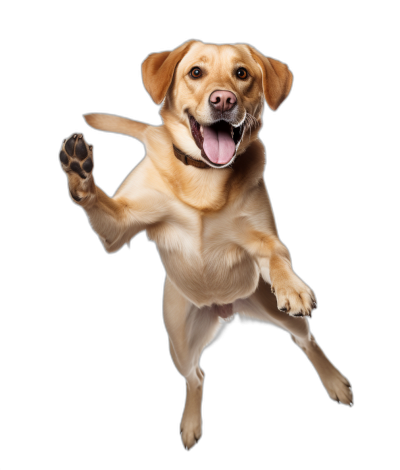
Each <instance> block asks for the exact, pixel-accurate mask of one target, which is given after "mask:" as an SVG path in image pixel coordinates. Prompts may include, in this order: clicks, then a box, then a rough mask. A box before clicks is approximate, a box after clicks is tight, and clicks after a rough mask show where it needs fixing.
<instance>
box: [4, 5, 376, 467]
mask: <svg viewBox="0 0 400 470" xmlns="http://www.w3.org/2000/svg"><path fill="white" fill-rule="evenodd" d="M168 12H169V13H171V11H170V9H165V10H162V11H160V10H158V11H157V18H158V22H157V26H156V27H155V26H154V23H153V22H152V20H151V15H149V16H145V15H143V16H141V17H140V18H138V17H136V19H135V20H132V22H131V21H130V19H127V18H125V20H123V17H124V12H119V13H118V14H116V15H115V14H114V15H112V16H110V17H109V18H105V19H103V20H102V21H101V23H97V21H96V20H95V19H94V18H93V17H90V16H89V17H86V16H84V15H83V14H82V15H77V16H76V14H75V13H73V12H72V11H71V12H69V13H68V12H66V13H65V15H63V18H62V19H61V18H59V19H58V22H57V25H56V26H55V28H54V29H49V30H48V34H47V35H45V37H44V38H43V40H41V41H39V42H38V43H37V45H35V47H34V48H32V49H29V51H30V52H29V54H28V55H29V57H28V58H29V60H31V61H32V63H33V64H34V67H33V69H32V68H31V69H30V70H29V76H30V78H31V83H32V86H31V88H30V89H29V90H28V95H29V98H30V99H32V98H33V101H32V103H31V104H30V107H29V108H28V111H26V112H25V116H26V118H27V119H28V121H27V122H29V123H30V128H29V131H30V132H32V136H31V137H30V145H31V149H33V152H32V150H31V153H30V154H29V155H30V157H29V158H30V162H31V163H32V164H33V165H32V166H31V169H30V171H29V176H28V183H27V186H26V191H25V192H24V195H25V197H24V198H23V200H22V201H21V202H18V204H20V206H22V207H23V209H24V211H25V213H26V219H25V220H26V221H28V223H26V222H24V223H23V230H19V231H18V233H19V234H20V235H19V236H20V240H19V246H18V248H17V249H16V250H15V251H14V254H13V258H14V262H13V265H12V266H13V268H12V271H11V272H10V276H11V278H12V279H13V286H14V287H15V288H16V289H15V292H14V291H13V297H14V299H15V305H16V308H15V309H14V311H13V314H12V315H11V314H10V315H8V316H7V317H6V319H5V320H4V325H3V329H2V335H3V337H4V341H3V344H5V345H6V347H5V348H4V355H3V358H2V364H3V372H4V377H7V379H6V380H5V386H4V392H5V396H6V397H7V399H6V400H5V401H4V403H5V404H4V410H3V415H4V416H5V415H7V417H8V416H10V419H9V420H4V421H3V427H4V429H5V430H6V436H7V437H6V440H5V441H4V442H5V445H4V449H8V450H10V449H14V446H15V448H16V450H15V451H13V452H11V451H10V453H9V457H10V458H9V459H8V460H7V463H6V459H5V458H4V465H5V466H4V468H8V466H10V468H11V466H12V463H14V465H15V466H17V465H18V462H19V461H20V459H22V458H24V459H25V458H26V459H27V461H28V462H31V463H32V464H34V463H35V464H36V463H40V465H42V467H43V466H45V465H47V464H48V465H51V466H53V468H61V467H62V466H63V465H64V464H68V465H72V464H73V465H74V468H75V467H79V466H80V465H82V467H85V468H92V467H93V468H94V467H96V468H103V466H104V468H131V467H133V466H134V465H135V463H136V462H137V461H138V459H139V457H140V458H145V459H146V461H147V462H153V459H156V458H157V456H158V455H160V456H161V457H163V458H164V462H166V463H168V462H170V463H171V464H176V463H177V462H178V461H180V460H186V462H187V463H188V464H189V462H190V461H194V460H195V461H196V462H206V461H207V459H209V458H210V457H212V458H213V459H215V458H216V457H218V458H221V459H222V460H223V461H225V462H227V463H228V462H229V460H230V459H231V458H232V456H233V457H234V459H237V458H239V457H243V456H244V457H246V458H247V462H248V465H249V466H250V467H251V468H252V467H253V466H255V465H256V463H260V462H261V463H262V464H264V465H266V466H270V467H271V462H272V461H273V460H274V459H279V460H280V461H281V462H288V461H289V460H290V459H293V462H294V463H297V462H303V463H306V462H307V461H308V462H309V463H310V465H311V464H312V463H314V464H316V465H318V466H320V465H321V466H325V462H326V461H327V460H329V462H332V463H341V462H343V461H346V462H347V463H355V462H360V461H361V460H362V459H363V458H364V457H363V456H365V455H367V454H368V453H369V455H372V454H371V452H372V453H373V455H374V456H375V455H377V451H380V450H381V447H380V446H379V445H378V446H377V447H374V448H371V447H368V443H369V442H371V435H372V433H373V432H376V431H373V429H372V424H371V423H372V420H373V419H375V415H376V412H375V410H374V409H373V408H372V405H373V403H374V402H375V401H376V399H377V398H376V397H375V396H373V394H372V392H371V389H370V384H371V381H372V378H371V377H373V376H374V373H373V371H372V370H371V368H373V367H375V366H378V364H377V363H376V362H375V363H374V362H373V356H372V351H371V345H370V343H369V341H368V338H367V337H366V335H365V333H364V328H365V325H364V322H363V318H365V315H367V314H369V313H368V308H369V306H368V304H365V303H364V304H363V306H362V309H360V306H359V305H358V304H357V298H358V297H359V295H361V294H362V295H363V297H364V298H368V296H369V295H371V296H372V295H373V294H372V290H373V286H372V284H371V283H368V282H364V280H363V279H361V277H362V276H364V271H365V270H366V266H367V265H366V262H365V261H364V258H363V256H364V253H363V250H362V249H361V241H362V240H361V238H362V237H361V229H360V226H361V225H362V223H363V222H362V218H363V212H362V209H361V207H360V199H361V193H362V187H361V186H362V182H361V181H360V178H359V168H360V165H361V158H362V157H361V156H360V152H359V139H360V131H359V129H358V128H357V126H356V125H355V123H356V122H357V120H358V117H361V116H360V115H361V114H362V113H363V112H364V110H363V109H362V108H361V102H362V96H360V95H358V94H357V90H354V83H355V80H356V77H357V76H358V74H359V69H360V67H361V65H360V64H358V63H357V60H356V59H355V57H356V51H357V48H358V44H359V39H358V35H357V32H356V31H354V30H353V28H352V27H351V24H350V22H349V20H347V19H345V18H344V17H342V16H341V15H336V16H332V17H331V18H330V21H328V20H327V18H326V16H325V14H322V13H321V17H320V21H319V22H313V21H311V20H308V21H306V18H307V17H308V15H307V12H306V11H303V12H302V16H301V18H302V22H301V24H300V23H299V24H297V26H296V27H293V26H292V27H289V26H288V24H287V23H286V22H284V21H278V20H277V19H276V18H270V17H268V18H265V21H263V22H262V23H261V22H260V19H258V24H256V25H255V26H253V27H251V28H249V27H247V26H246V27H244V26H243V27H241V26H239V27H229V28H221V27H213V26H212V25H210V24H207V23H205V22H204V20H203V19H202V20H200V17H196V18H197V22H196V24H195V25H193V22H192V21H187V22H185V21H182V20H180V21H178V19H177V18H174V17H171V16H165V15H167V13H168ZM103 13H105V14H106V12H103ZM237 13H238V12H237ZM243 14H244V15H245V16H246V18H247V19H246V21H245V24H246V25H248V24H249V18H248V16H249V15H250V16H251V15H254V11H253V12H252V13H251V12H249V11H248V12H246V13H243ZM240 16H241V15H240V14H239V16H238V17H236V20H235V24H236V23H237V21H238V20H239V19H240ZM256 16H257V15H256ZM294 19H296V18H295V17H294ZM239 23H240V21H239ZM204 25H207V27H205V26H204ZM190 38H196V39H201V40H203V41H204V42H217V43H224V42H226V43H235V42H245V43H249V44H252V45H253V46H255V47H256V48H257V49H259V50H260V51H262V52H263V53H265V54H266V55H268V56H271V57H274V58H276V59H279V60H282V61H283V62H286V63H287V64H288V65H289V67H290V69H291V70H292V72H293V73H294V77H295V79H294V86H293V89H292V93H291V95H290V96H289V98H288V100H287V101H286V102H285V103H284V104H283V105H282V107H281V108H280V109H279V110H278V112H276V113H273V112H271V111H270V110H269V109H268V108H266V111H265V114H264V128H263V130H262V131H261V133H260V137H261V139H262V140H263V142H264V144H265V146H266V150H267V168H266V173H265V178H266V182H267V188H268V191H269V194H270V197H271V201H272V205H273V208H274V212H275V216H276V220H277V225H278V229H279V234H280V237H281V239H282V241H283V242H284V243H285V244H286V245H287V246H288V248H289V250H290V252H291V255H292V259H293V265H294V269H295V271H296V272H297V273H298V274H299V275H300V277H302V278H303V279H304V280H305V281H306V282H307V283H308V284H309V285H310V286H311V287H312V288H313V289H314V291H315V292H316V295H317V298H318V302H319V309H318V310H317V311H316V312H315V314H314V318H313V319H312V320H311V330H312V332H313V334H314V335H315V336H316V339H317V341H318V342H319V344H320V345H321V347H322V348H323V349H324V351H325V352H326V354H327V355H328V357H329V358H330V359H331V360H332V362H333V363H334V364H335V365H336V366H337V367H338V368H339V369H340V370H341V371H342V372H343V374H344V375H345V376H346V377H348V378H349V380H350V381H351V383H352V385H353V389H354V393H355V406H354V408H353V409H349V408H346V407H344V406H339V405H337V404H336V403H334V402H332V401H331V400H330V399H329V398H328V396H327V394H326V392H325V390H324V388H323V387H322V385H321V383H320V381H319V379H318V377H317V375H316V373H315V372H314V370H313V368H312V366H311V364H310V363H309V362H308V360H307V359H306V357H305V356H304V355H303V353H302V352H301V351H300V350H299V349H298V348H297V347H296V346H295V345H294V344H293V343H292V342H291V340H290V338H289V336H288V335H287V334H286V333H284V332H283V331H281V330H278V329H275V328H273V327H270V326H267V325H264V324H260V323H255V322H242V321H240V320H239V319H238V318H236V319H235V320H234V321H233V322H232V323H231V324H230V325H228V326H227V327H225V329H224V330H223V332H222V334H221V335H220V336H219V338H218V339H217V340H216V341H215V342H214V343H213V344H212V345H211V346H210V347H209V348H207V349H206V350H205V352H204V354H203V356H202V359H201V366H202V368H203V369H204V370H205V372H206V381H205V391H204V401H203V438H202V440H201V442H200V443H199V445H198V446H196V447H195V448H194V449H193V450H192V451H191V452H190V453H186V452H185V451H184V450H183V448H182V446H181V442H180V438H179V434H178V429H179V422H180V418H181V413H182V409H183V404H184V397H185V387H184V380H183V379H182V377H180V376H179V374H178V373H177V371H176V370H175V368H174V366H173V364H172V362H171V359H170V357H169V352H168V343H167V334H166V332H165V329H164V326H163V321H162V314H161V302H162V289H163V282H164V270H163V267H162V265H161V262H160V260H159V257H158V253H157V250H156V247H155V245H154V244H153V243H151V242H149V241H148V240H147V238H146V235H145V234H144V233H142V234H140V235H138V236H137V237H136V238H135V239H134V240H133V241H132V246H131V249H128V248H127V247H126V246H125V247H124V248H123V249H121V250H120V251H119V252H118V253H116V254H113V255H109V254H107V253H106V252H105V251H104V249H103V247H102V245H101V243H100V241H99V240H98V238H97V236H96V234H95V233H94V232H93V231H92V230H91V228H90V226H89V223H88V219H87V217H86V215H85V213H84V212H83V211H82V210H81V209H80V208H79V207H77V206H76V205H74V204H73V203H72V201H71V200H70V198H69V196H68V193H67V184H66V177H65V175H64V174H63V172H62V171H61V168H60V165H59V162H58V157H57V155H58V151H59V148H60V145H61V141H62V139H63V138H65V137H67V136H69V135H70V134H71V133H72V132H83V133H84V135H85V138H86V140H87V141H88V142H89V143H91V144H93V145H94V150H95V179H96V183H97V184H98V185H99V186H100V187H101V188H102V189H103V190H104V191H106V192H107V193H108V194H109V195H112V194H113V193H114V191H115V190H116V189H117V187H118V185H119V184H120V182H121V181H122V180H123V178H124V177H125V176H126V175H127V173H128V172H129V171H130V170H131V169H132V168H133V167H134V166H135V164H136V163H137V162H139V161H140V159H141V158H142V157H143V155H144V148H143V146H142V145H141V144H140V143H139V142H136V141H134V140H133V139H130V138H128V137H125V136H118V135H113V134H106V133H101V132H98V131H95V130H92V129H91V128H89V127H88V126H87V125H86V124H85V122H84V120H83V118H82V115H83V114H84V113H88V112H106V113H112V114H118V115H122V116H127V117H130V118H133V119H138V120H141V121H145V122H149V123H151V124H155V125H157V124H160V123H161V120H160V117H159V115H158V107H157V106H155V105H154V104H153V103H152V101H151V100H150V98H149V96H148V95H147V93H146V91H145V90H144V88H143V85H142V82H141V75H140V64H141V62H142V61H143V60H144V58H145V57H146V56H147V55H148V54H149V53H151V52H157V51H160V50H170V49H173V48H175V47H176V46H178V45H179V44H181V43H182V42H184V41H186V40H187V39H190ZM344 71H345V72H344ZM360 271H361V275H360ZM371 313H372V312H371ZM4 423H5V424H4ZM374 429H375V428H374ZM375 442H376V440H375ZM22 443H23V444H22ZM320 452H322V455H321V454H320ZM7 455H8V454H7ZM360 456H361V457H360ZM260 459H261V460H260ZM154 461H155V460H154ZM8 462H10V465H8ZM70 468H71V467H70ZM273 468H275V467H273Z"/></svg>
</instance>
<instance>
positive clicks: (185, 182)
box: [146, 125, 265, 212]
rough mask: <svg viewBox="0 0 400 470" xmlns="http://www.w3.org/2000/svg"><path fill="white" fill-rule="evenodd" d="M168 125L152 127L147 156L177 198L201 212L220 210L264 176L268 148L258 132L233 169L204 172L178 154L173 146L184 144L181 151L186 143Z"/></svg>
mask: <svg viewBox="0 0 400 470" xmlns="http://www.w3.org/2000/svg"><path fill="white" fill-rule="evenodd" d="M168 127H169V126H168ZM168 127H167V126H166V125H163V126H160V127H152V128H151V131H150V132H149V133H148V136H147V143H146V147H147V148H148V152H147V155H148V156H149V157H150V159H151V160H152V162H153V164H154V166H155V167H156V168H157V170H158V172H159V174H160V176H161V177H162V179H163V181H164V182H165V183H166V184H167V186H168V187H169V188H170V190H171V191H172V192H173V194H174V195H175V197H177V198H179V199H180V200H181V201H182V202H184V203H185V204H187V205H189V206H191V207H193V208H195V209H197V210H200V211H202V212H215V211H218V210H221V209H222V208H223V207H224V206H225V204H226V203H227V202H228V200H229V199H230V198H231V197H235V191H243V190H245V189H246V186H247V184H251V185H253V184H258V183H257V182H258V180H259V179H260V178H262V175H263V171H264V162H265V159H264V153H265V151H264V148H263V146H262V144H261V142H260V141H259V140H258V139H257V137H256V135H254V134H253V135H252V139H251V140H252V142H251V143H250V142H249V146H248V148H247V150H246V151H245V152H244V153H243V154H241V155H238V156H237V157H236V160H235V164H234V165H233V166H234V168H231V167H226V168H220V169H215V168H212V167H209V169H208V170H207V171H204V169H203V168H198V167H195V166H193V165H184V164H183V163H182V161H181V160H180V159H178V158H177V157H176V155H175V153H174V150H173V145H175V146H176V147H177V148H179V147H182V148H180V150H181V151H182V152H184V149H185V146H184V145H182V144H181V142H177V141H175V139H173V137H172V136H173V135H174V134H175V135H176V134H177V133H178V131H177V130H176V129H175V128H173V129H169V128H168ZM171 131H172V132H171ZM253 139H254V140H253ZM180 144H181V145H180ZM188 153H189V152H188ZM197 161H199V160H197ZM235 188H236V189H235Z"/></svg>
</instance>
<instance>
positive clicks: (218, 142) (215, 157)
mask: <svg viewBox="0 0 400 470" xmlns="http://www.w3.org/2000/svg"><path fill="white" fill-rule="evenodd" d="M189 120H190V129H191V131H192V136H193V139H194V141H195V142H196V145H197V147H199V149H200V150H201V156H202V157H203V158H204V159H205V160H207V163H209V164H211V166H212V167H214V168H222V167H225V166H228V165H229V164H230V163H231V162H232V161H233V159H234V158H235V156H236V152H237V149H238V148H239V145H240V142H241V140H242V137H243V130H244V125H241V124H239V125H237V126H234V125H232V124H231V123H229V122H228V121H225V120H219V121H216V122H214V123H213V124H211V125H210V126H205V125H201V124H199V123H198V122H197V121H196V119H195V118H194V117H193V116H191V115H189Z"/></svg>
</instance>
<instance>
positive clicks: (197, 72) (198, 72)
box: [189, 67, 203, 78]
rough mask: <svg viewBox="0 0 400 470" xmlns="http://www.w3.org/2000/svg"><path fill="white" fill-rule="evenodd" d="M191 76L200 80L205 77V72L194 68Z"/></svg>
mask: <svg viewBox="0 0 400 470" xmlns="http://www.w3.org/2000/svg"><path fill="white" fill-rule="evenodd" d="M189 75H190V76H191V77H192V78H200V77H201V76H202V75H203V72H202V71H201V69H200V68H199V67H193V68H192V70H191V71H190V73H189Z"/></svg>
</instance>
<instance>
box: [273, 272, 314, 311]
mask: <svg viewBox="0 0 400 470" xmlns="http://www.w3.org/2000/svg"><path fill="white" fill-rule="evenodd" d="M271 289H272V292H273V293H274V294H275V296H276V299H277V303H278V309H279V310H280V311H281V312H285V313H287V314H289V315H291V316H293V317H305V316H309V317H311V312H312V310H313V309H314V308H317V302H316V300H315V295H314V293H313V291H312V290H311V289H310V288H309V287H308V286H307V285H306V284H305V283H304V282H303V281H302V280H301V279H300V278H298V277H297V276H296V275H295V274H293V275H292V276H289V277H288V278H286V279H280V280H279V281H277V282H275V283H274V284H273V285H272V286H271Z"/></svg>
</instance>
